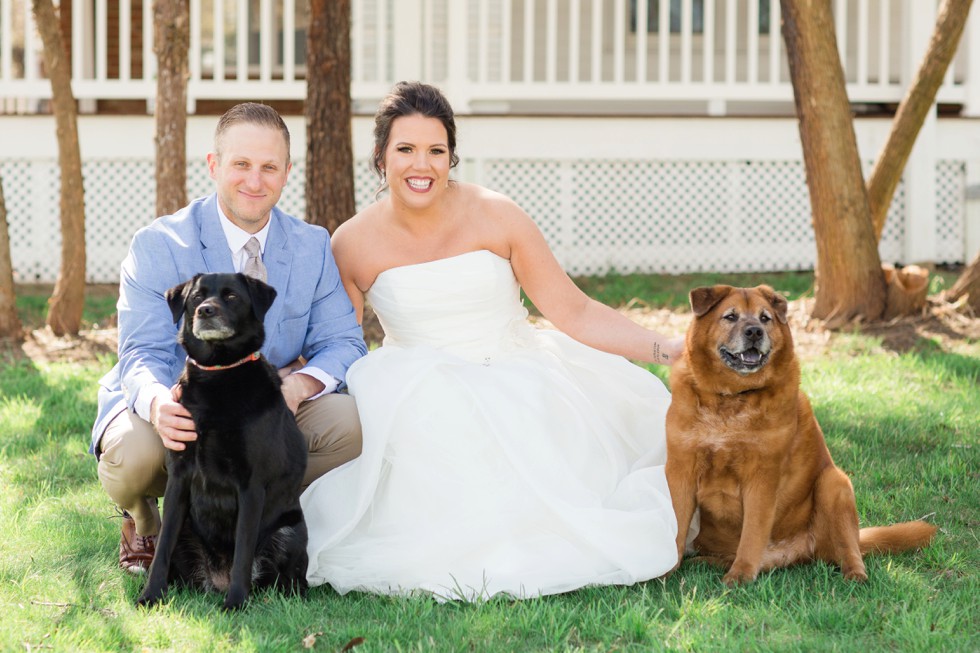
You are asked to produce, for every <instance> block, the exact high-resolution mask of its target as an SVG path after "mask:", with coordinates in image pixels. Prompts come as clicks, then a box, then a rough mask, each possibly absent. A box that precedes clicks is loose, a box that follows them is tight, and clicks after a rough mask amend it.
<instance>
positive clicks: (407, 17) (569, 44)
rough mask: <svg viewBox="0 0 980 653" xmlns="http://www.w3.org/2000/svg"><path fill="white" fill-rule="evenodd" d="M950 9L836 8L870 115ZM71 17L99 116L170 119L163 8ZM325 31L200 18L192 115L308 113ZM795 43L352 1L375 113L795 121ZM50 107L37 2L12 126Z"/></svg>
mask: <svg viewBox="0 0 980 653" xmlns="http://www.w3.org/2000/svg"><path fill="white" fill-rule="evenodd" d="M936 6H937V0H833V7H834V12H835V17H836V29H837V34H838V43H839V49H840V54H841V61H842V63H843V66H844V70H845V74H846V79H847V85H848V94H849V97H850V99H851V101H852V102H854V103H858V104H860V103H869V104H894V103H897V102H898V101H899V100H900V99H901V97H902V95H903V92H904V88H905V87H906V85H907V83H908V81H909V79H910V78H911V75H912V74H913V72H914V70H915V68H916V67H917V65H918V63H919V60H920V59H921V56H922V53H923V52H924V50H925V47H926V45H927V43H928V39H929V36H930V33H931V29H932V25H933V23H934V20H935V12H936ZM71 11H72V15H71V18H70V21H69V22H70V25H71V58H72V88H73V91H74V93H75V96H76V97H77V98H79V99H80V100H82V104H81V107H82V110H83V111H87V112H96V111H98V105H97V104H96V101H99V100H122V99H129V100H143V101H145V102H146V110H147V111H152V108H153V101H154V96H155V92H156V86H155V82H154V78H155V70H154V66H155V58H154V56H153V47H152V45H153V44H152V34H153V29H152V0H132V1H130V0H73V2H72V3H71ZM973 13H974V14H976V11H974V12H973ZM308 14H309V8H308V3H307V2H306V1H305V0H276V1H274V0H190V16H191V40H190V53H189V61H190V79H189V84H188V98H189V105H190V106H189V109H190V110H191V111H192V112H193V111H194V109H195V107H196V104H197V102H199V101H203V100H211V99H262V100H279V99H282V100H302V99H303V98H305V95H306V84H305V72H306V71H305V48H306V41H305V39H306V31H307V26H308V22H309V15H308ZM779 25H780V14H779V2H778V0H352V29H351V47H352V70H351V72H352V88H351V94H352V97H353V99H354V101H355V110H358V109H364V110H368V111H370V110H371V109H373V106H374V103H375V102H376V101H377V99H378V98H379V97H381V96H382V95H383V94H384V93H385V92H387V90H388V89H389V88H390V87H391V85H392V83H394V82H395V81H397V80H400V79H423V80H426V81H430V82H433V83H436V84H439V85H440V86H441V87H442V88H443V90H444V91H445V92H446V93H447V95H449V97H450V99H451V100H452V101H453V104H454V106H455V108H456V109H457V111H458V112H459V113H463V114H465V113H494V112H508V111H509V112H526V113H545V112H547V113H600V114H617V113H619V114H621V113H641V114H649V113H663V112H670V113H675V114H676V113H694V114H705V113H707V114H712V115H725V114H731V113H740V112H750V111H770V112H771V111H774V110H775V111H777V112H778V111H782V112H785V111H786V110H787V107H789V106H791V105H790V104H789V103H791V102H792V98H793V95H792V88H791V85H790V81H789V74H788V69H787V64H786V53H785V48H784V45H783V42H782V39H781V36H780V33H779ZM978 25H980V19H977V18H976V16H974V17H973V18H971V21H970V25H969V26H968V28H967V32H966V33H965V34H964V37H963V39H962V42H961V44H960V51H959V52H958V54H957V56H956V59H955V61H954V65H953V66H952V67H951V69H950V72H949V74H948V75H947V77H946V80H945V82H944V84H943V86H942V88H941V89H940V91H939V96H938V101H939V102H940V103H944V104H953V105H961V106H962V107H964V113H965V114H966V115H980V27H978ZM644 26H646V29H644ZM50 95H51V89H50V85H49V84H48V82H47V80H46V79H45V78H44V74H43V65H42V56H41V43H40V39H39V37H38V36H37V35H36V33H35V30H34V27H33V23H32V18H31V15H30V2H28V1H27V0H0V113H36V112H39V111H43V110H45V108H44V106H43V104H44V101H45V100H48V99H49V98H50Z"/></svg>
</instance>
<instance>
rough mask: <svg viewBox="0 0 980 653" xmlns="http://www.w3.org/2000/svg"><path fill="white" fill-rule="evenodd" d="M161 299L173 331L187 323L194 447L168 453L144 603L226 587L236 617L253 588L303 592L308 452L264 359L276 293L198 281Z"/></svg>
mask: <svg viewBox="0 0 980 653" xmlns="http://www.w3.org/2000/svg"><path fill="white" fill-rule="evenodd" d="M166 297H167V301H168V302H169V303H170V309H171V310H172V311H173V315H174V322H175V323H176V322H179V321H180V318H181V316H183V318H184V324H183V327H182V329H181V332H180V337H179V341H180V343H181V344H182V345H183V346H184V349H185V350H186V351H187V355H188V359H187V364H186V366H185V367H184V373H183V375H182V376H181V378H180V389H181V395H180V403H181V404H183V405H184V406H185V407H186V408H187V410H188V411H189V412H190V414H191V416H192V417H193V418H194V426H195V429H196V430H197V440H196V441H194V442H190V443H188V445H187V448H186V449H184V450H183V451H170V450H168V451H167V474H168V480H167V489H166V492H165V494H164V512H163V524H162V526H161V530H160V538H159V541H158V543H157V551H156V556H155V558H154V560H153V564H152V565H150V573H149V577H148V578H147V581H146V587H145V588H144V589H143V593H142V594H141V595H140V597H139V598H138V599H137V604H140V605H152V604H154V603H156V602H157V601H159V600H160V599H161V598H162V597H163V594H164V592H165V591H166V589H167V585H168V584H169V583H170V582H171V581H177V582H181V583H184V584H185V585H188V586H191V587H197V588H200V589H203V590H211V589H215V590H218V591H225V590H227V594H226V596H225V603H224V607H225V609H237V608H241V607H242V605H243V604H244V603H245V600H246V599H247V598H248V594H249V590H250V587H252V586H254V587H255V588H264V587H269V586H275V587H276V588H279V589H282V590H286V591H293V592H298V593H300V594H305V592H306V589H307V583H306V570H307V553H306V541H307V531H306V522H305V521H304V520H303V512H302V510H301V508H300V505H299V494H300V485H301V484H302V480H303V473H304V471H305V469H306V444H305V440H304V438H303V435H302V433H301V432H300V430H299V427H298V426H297V425H296V420H295V419H294V417H293V415H292V413H291V412H290V411H289V409H288V408H287V407H286V402H285V400H284V399H283V396H282V392H281V390H280V386H281V385H282V382H281V380H280V378H279V374H278V373H277V371H276V369H275V368H274V367H273V366H272V365H271V364H270V363H269V362H268V361H266V360H265V359H264V358H263V357H262V356H260V355H259V354H258V350H259V348H260V347H261V346H262V342H263V340H264V339H265V329H264V328H263V326H262V319H263V318H264V317H265V314H266V312H267V311H268V310H269V307H270V306H271V305H272V302H273V300H274V299H275V297H276V291H275V290H274V289H273V288H272V287H271V286H268V285H266V284H265V283H263V282H261V281H258V280H256V279H253V278H251V277H246V276H245V275H243V274H203V275H201V274H199V275H197V276H195V277H194V278H193V279H191V280H190V281H186V282H184V283H182V284H180V285H178V286H175V287H173V288H171V289H170V290H168V291H167V293H166Z"/></svg>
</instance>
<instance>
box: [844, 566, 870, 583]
mask: <svg viewBox="0 0 980 653" xmlns="http://www.w3.org/2000/svg"><path fill="white" fill-rule="evenodd" d="M841 573H843V574H844V579H845V580H852V581H854V582H856V583H863V582H865V581H866V580H868V572H866V571H865V570H864V565H863V564H862V565H861V566H860V567H851V568H850V569H849V568H847V567H844V568H843V569H841Z"/></svg>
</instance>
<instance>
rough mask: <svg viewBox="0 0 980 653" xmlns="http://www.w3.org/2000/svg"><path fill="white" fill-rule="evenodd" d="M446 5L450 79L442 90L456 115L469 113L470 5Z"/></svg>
mask: <svg viewBox="0 0 980 653" xmlns="http://www.w3.org/2000/svg"><path fill="white" fill-rule="evenodd" d="M429 1H431V0H429ZM446 4H447V7H446V23H447V25H448V30H449V43H448V47H447V51H446V58H447V59H448V62H447V63H448V65H447V78H448V79H447V81H446V87H445V88H444V89H442V90H443V92H445V93H446V96H447V99H448V100H449V102H450V104H452V106H453V110H454V111H455V112H456V113H469V112H470V97H471V95H470V94H471V89H470V84H469V80H468V79H467V70H468V68H469V49H468V47H467V44H468V39H467V33H468V25H469V16H468V15H467V14H468V13H469V12H468V11H467V4H468V3H466V2H448V3H446Z"/></svg>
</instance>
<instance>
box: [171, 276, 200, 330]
mask: <svg viewBox="0 0 980 653" xmlns="http://www.w3.org/2000/svg"><path fill="white" fill-rule="evenodd" d="M199 276H201V275H199V274H198V275H195V276H194V278H193V279H188V280H187V281H185V282H184V283H178V284H177V285H176V286H174V287H173V288H171V289H170V290H168V291H167V292H165V293H164V294H163V296H164V297H166V298H167V304H169V306H170V312H171V313H173V316H174V324H177V323H178V322H180V316H181V315H183V314H184V304H186V303H187V298H186V297H185V296H184V290H185V289H186V288H189V287H190V286H191V284H192V283H194V280H195V279H197V278H198V277H199Z"/></svg>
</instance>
